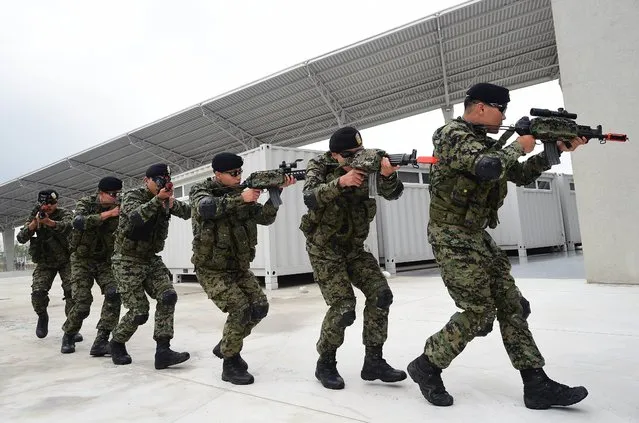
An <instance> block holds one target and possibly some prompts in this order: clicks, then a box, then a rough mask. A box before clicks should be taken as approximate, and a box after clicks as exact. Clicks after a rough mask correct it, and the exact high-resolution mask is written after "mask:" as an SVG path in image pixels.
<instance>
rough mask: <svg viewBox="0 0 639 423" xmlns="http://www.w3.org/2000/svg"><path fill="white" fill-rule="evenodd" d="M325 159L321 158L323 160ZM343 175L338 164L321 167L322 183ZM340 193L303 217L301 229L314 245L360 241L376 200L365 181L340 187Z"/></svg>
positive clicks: (368, 225)
mask: <svg viewBox="0 0 639 423" xmlns="http://www.w3.org/2000/svg"><path fill="white" fill-rule="evenodd" d="M326 160H328V159H327V158H324V163H323V164H325V162H326ZM344 174H346V172H344V170H343V169H342V168H341V167H329V166H326V165H325V166H324V175H325V179H324V181H325V183H330V182H332V181H334V180H335V179H338V178H339V177H340V176H342V175H344ZM342 190H343V191H344V192H343V194H342V195H340V196H338V197H337V198H336V199H335V201H333V202H331V203H330V204H325V205H324V206H322V207H320V208H318V209H313V210H311V209H309V210H308V212H307V213H306V214H305V215H303V216H302V221H301V223H300V230H301V231H302V232H303V233H304V235H305V236H306V237H307V239H312V242H313V243H314V244H317V245H332V246H334V245H335V244H345V243H354V244H362V243H364V241H365V240H366V238H367V237H368V233H369V230H370V223H371V222H372V221H373V219H374V218H375V215H376V213H377V206H376V201H375V199H374V198H370V197H369V195H368V180H367V179H364V182H363V183H362V185H361V186H359V187H346V188H342Z"/></svg>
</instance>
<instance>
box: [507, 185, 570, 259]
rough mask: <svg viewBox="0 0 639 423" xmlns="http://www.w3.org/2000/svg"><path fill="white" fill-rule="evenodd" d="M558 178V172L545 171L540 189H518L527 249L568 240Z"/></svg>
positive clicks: (523, 235)
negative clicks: (565, 232)
mask: <svg viewBox="0 0 639 423" xmlns="http://www.w3.org/2000/svg"><path fill="white" fill-rule="evenodd" d="M556 179H557V175H556V174H552V173H544V174H543V175H542V176H540V177H539V179H537V181H536V183H537V188H535V189H532V188H525V187H518V188H517V197H518V202H519V218H520V220H521V230H522V246H523V248H539V247H549V246H557V245H564V244H565V243H566V238H565V236H564V221H563V218H562V214H561V202H560V200H559V189H558V188H557V186H556V182H557V181H556ZM546 183H547V184H549V186H548V185H546Z"/></svg>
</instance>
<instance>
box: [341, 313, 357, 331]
mask: <svg viewBox="0 0 639 423" xmlns="http://www.w3.org/2000/svg"><path fill="white" fill-rule="evenodd" d="M353 322H355V310H350V311H347V312H345V313H342V315H341V316H340V318H339V320H338V321H337V324H338V325H339V326H340V327H342V328H345V327H348V326H350V325H352V324H353Z"/></svg>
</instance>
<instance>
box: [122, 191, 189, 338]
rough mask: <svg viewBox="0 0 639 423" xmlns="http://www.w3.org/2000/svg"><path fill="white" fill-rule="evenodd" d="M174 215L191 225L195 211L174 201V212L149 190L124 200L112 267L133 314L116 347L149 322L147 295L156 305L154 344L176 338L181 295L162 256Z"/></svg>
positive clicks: (124, 319)
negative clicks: (176, 320)
mask: <svg viewBox="0 0 639 423" xmlns="http://www.w3.org/2000/svg"><path fill="white" fill-rule="evenodd" d="M166 201H168V200H166ZM171 215H175V216H178V217H180V218H182V219H185V220H186V219H188V218H190V216H191V208H190V207H189V205H188V204H185V203H183V202H181V201H178V200H174V202H173V207H172V208H171V209H170V211H169V210H168V209H167V206H166V205H165V204H164V202H163V201H162V200H160V199H159V198H158V197H156V196H155V195H153V194H152V193H151V192H150V191H149V190H148V189H147V188H146V187H142V188H136V189H132V190H129V191H127V192H125V193H124V195H123V196H122V202H121V205H120V219H119V220H120V221H119V224H118V229H117V231H116V236H115V250H114V254H113V259H112V260H113V265H112V268H113V274H114V276H115V279H116V280H117V282H118V292H119V293H120V295H121V297H122V304H123V305H124V307H125V308H127V309H128V311H127V313H126V314H125V315H124V316H123V317H122V318H121V320H120V322H119V324H118V325H117V326H116V328H115V329H114V330H113V341H115V342H117V343H122V344H123V343H125V342H127V341H128V340H129V339H130V338H131V336H133V334H134V333H135V331H136V330H137V328H138V326H139V325H141V324H144V323H146V321H147V319H148V318H149V301H148V300H147V298H146V295H145V293H146V294H148V295H149V296H150V297H151V298H153V299H155V300H156V301H157V305H156V308H155V330H154V334H153V339H155V340H156V341H158V340H169V339H172V338H173V314H174V311H175V303H176V302H177V293H176V292H175V290H174V289H173V284H172V282H171V279H170V273H169V270H168V269H167V268H166V266H165V265H164V263H163V262H162V258H161V257H160V256H158V255H157V253H159V252H160V251H162V249H163V248H164V241H165V240H166V237H167V235H168V230H169V222H170V219H171Z"/></svg>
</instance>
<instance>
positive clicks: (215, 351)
mask: <svg viewBox="0 0 639 423" xmlns="http://www.w3.org/2000/svg"><path fill="white" fill-rule="evenodd" d="M221 343H222V341H220V342H218V343H217V345H216V346H215V347H213V355H215V356H216V357H217V358H221V359H224V356H223V355H222V349H221V345H220V344H221ZM237 363H238V365H239V366H240V367H242V368H243V369H244V370H247V369H248V364H247V363H246V361H244V359H243V358H242V356H241V355H240V353H237Z"/></svg>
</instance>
